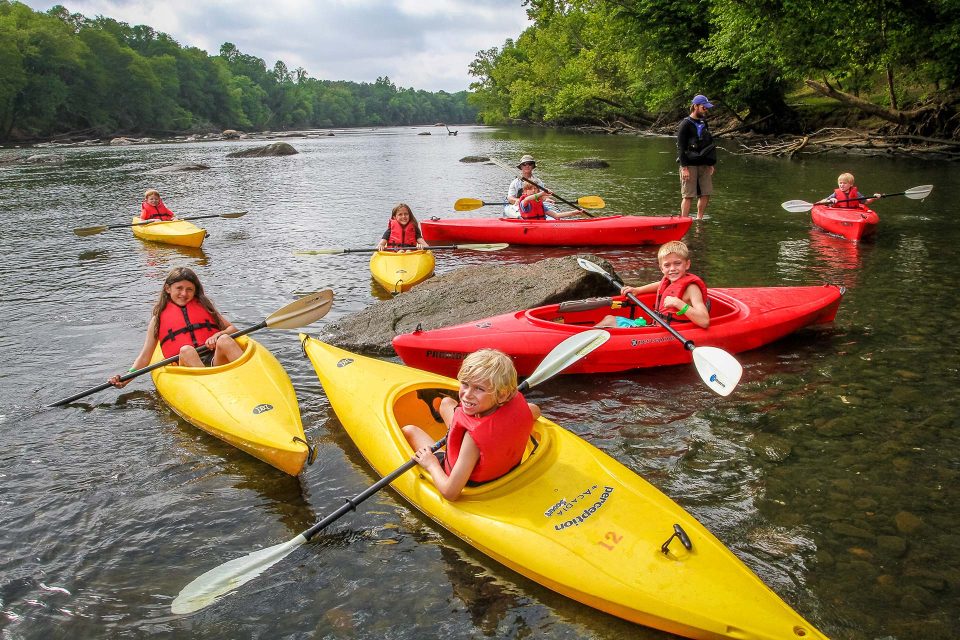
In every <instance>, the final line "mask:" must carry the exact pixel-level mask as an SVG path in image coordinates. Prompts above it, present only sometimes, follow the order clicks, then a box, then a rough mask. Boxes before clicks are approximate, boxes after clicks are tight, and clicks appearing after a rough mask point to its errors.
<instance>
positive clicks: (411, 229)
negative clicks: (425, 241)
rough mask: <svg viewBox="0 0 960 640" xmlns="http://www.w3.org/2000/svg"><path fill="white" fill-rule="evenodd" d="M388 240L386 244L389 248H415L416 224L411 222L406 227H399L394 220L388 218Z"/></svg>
mask: <svg viewBox="0 0 960 640" xmlns="http://www.w3.org/2000/svg"><path fill="white" fill-rule="evenodd" d="M389 228H390V238H389V239H388V240H387V244H388V245H389V246H391V247H415V246H417V224H416V223H415V222H414V221H413V220H411V221H410V222H408V223H407V225H406V226H403V225H401V224H400V223H399V222H397V220H396V219H395V218H390V225H389Z"/></svg>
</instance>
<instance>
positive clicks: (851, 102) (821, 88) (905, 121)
mask: <svg viewBox="0 0 960 640" xmlns="http://www.w3.org/2000/svg"><path fill="white" fill-rule="evenodd" d="M803 82H804V83H805V84H806V85H807V86H808V87H810V88H811V89H813V90H814V91H816V92H818V93H822V94H823V95H825V96H827V97H830V98H833V99H834V100H836V101H837V102H841V103H843V104H845V105H847V106H850V107H855V108H857V109H860V110H861V111H863V112H864V113H869V114H870V115H873V116H877V117H878V118H883V119H884V120H886V121H887V122H892V123H894V124H899V125H909V124H912V123H914V122H916V121H917V120H919V119H920V118H921V117H922V116H923V115H924V114H927V113H930V112H932V111H936V109H937V108H938V106H937V105H936V104H930V105H926V106H923V107H920V108H919V109H913V110H911V111H901V110H899V109H885V108H883V107H881V106H879V105H875V104H873V103H872V102H869V101H867V100H863V99H862V98H858V97H856V96H852V95H850V94H849V93H844V92H842V91H838V90H836V89H834V88H833V87H831V86H830V85H829V84H826V83H822V84H821V83H819V82H817V81H815V80H804V81H803Z"/></svg>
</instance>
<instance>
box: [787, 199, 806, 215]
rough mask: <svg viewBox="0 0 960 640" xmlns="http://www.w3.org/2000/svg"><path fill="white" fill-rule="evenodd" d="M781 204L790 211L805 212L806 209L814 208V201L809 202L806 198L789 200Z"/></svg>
mask: <svg viewBox="0 0 960 640" xmlns="http://www.w3.org/2000/svg"><path fill="white" fill-rule="evenodd" d="M780 206H781V207H783V208H784V209H786V210H787V211H789V212H790V213H803V212H804V211H810V209H813V203H810V202H807V201H806V200H787V201H786V202H784V203H783V204H781V205H780Z"/></svg>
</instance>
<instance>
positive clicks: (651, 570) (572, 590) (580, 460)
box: [300, 334, 825, 640]
mask: <svg viewBox="0 0 960 640" xmlns="http://www.w3.org/2000/svg"><path fill="white" fill-rule="evenodd" d="M300 339H301V341H302V342H303V345H304V350H305V352H306V354H307V356H308V357H309V358H310V361H311V362H312V363H313V366H314V368H315V369H316V371H317V375H318V377H319V378H320V382H321V384H322V385H323V388H324V390H325V391H326V394H327V397H328V398H329V399H330V404H331V405H332V406H333V409H334V411H336V414H337V416H338V417H339V419H340V422H341V423H342V424H343V427H344V429H345V430H346V431H347V433H348V434H349V436H350V438H351V439H352V440H353V442H354V443H355V444H356V445H357V448H358V449H359V450H360V452H361V453H362V454H363V456H364V457H365V458H366V460H367V461H368V462H369V463H370V465H371V466H373V468H374V469H375V470H376V471H377V473H379V474H380V475H382V476H383V475H386V474H388V473H390V472H391V471H393V470H394V469H396V468H398V467H400V466H401V465H403V464H404V463H405V462H407V461H408V460H410V457H411V455H412V453H413V452H412V450H411V448H410V446H409V445H408V444H407V442H406V439H405V438H404V436H403V433H402V432H401V431H400V427H401V426H402V425H404V424H417V425H419V426H421V427H422V428H424V429H426V430H427V431H428V432H430V433H431V435H432V436H433V437H434V439H437V440H439V439H440V437H441V436H443V435H444V432H445V427H444V425H443V423H442V422H439V421H438V418H439V416H436V417H434V416H433V415H432V414H431V407H430V404H429V403H430V402H431V401H432V398H433V397H434V396H435V391H436V390H438V389H449V390H455V389H456V388H457V386H458V385H457V382H456V380H452V379H450V378H445V377H442V376H438V375H435V374H432V373H428V372H424V371H420V370H418V369H411V368H407V367H403V366H401V365H397V364H393V363H389V362H384V361H381V360H376V359H372V358H367V357H364V356H359V355H356V354H353V353H350V352H348V351H344V350H342V349H338V348H336V347H332V346H330V345H328V344H325V343H323V342H320V341H319V340H316V339H315V338H310V337H309V336H306V335H304V334H301V336H300ZM534 438H535V439H536V440H537V446H536V448H535V449H534V450H533V451H532V452H531V453H529V455H528V456H527V458H526V460H525V461H524V462H523V463H522V464H521V465H520V466H519V467H517V468H516V469H515V470H513V471H511V472H510V473H509V474H507V475H506V476H504V477H502V478H499V479H497V480H495V481H493V482H490V483H487V484H484V485H481V486H478V487H467V488H465V489H464V491H463V494H462V495H461V497H460V499H459V500H457V501H456V502H448V501H447V500H445V499H444V498H443V497H441V496H440V494H439V492H438V491H437V490H436V487H435V486H434V485H433V483H432V481H431V479H430V476H429V474H426V473H425V472H423V471H422V470H421V469H419V468H414V469H413V470H411V471H410V472H408V473H406V474H404V475H401V476H400V477H399V478H398V479H396V480H395V481H394V482H393V483H392V485H391V486H392V487H393V488H394V489H396V490H397V492H399V493H400V495H402V496H403V497H404V498H405V499H406V500H407V501H408V502H409V503H410V504H411V505H413V506H414V507H416V508H417V509H419V510H420V511H422V512H423V513H424V514H425V515H427V516H428V517H430V518H431V519H433V520H434V521H436V522H437V523H438V524H440V525H441V526H443V527H444V528H446V529H447V530H449V531H450V532H451V533H453V534H455V535H457V536H458V537H460V538H461V539H462V540H464V541H465V542H467V543H468V544H470V545H472V546H473V547H475V548H477V549H478V550H480V551H482V552H483V553H485V554H487V555H489V556H490V557H492V558H494V559H496V560H497V561H499V562H501V563H503V564H504V565H506V566H508V567H510V568H511V569H513V570H515V571H517V572H518V573H521V574H523V575H525V576H527V577H528V578H530V579H532V580H535V581H536V582H538V583H540V584H542V585H544V586H546V587H548V588H550V589H553V590H554V591H557V592H559V593H562V594H564V595H566V596H568V597H570V598H573V599H575V600H578V601H580V602H582V603H584V604H586V605H589V606H591V607H595V608H597V609H600V610H602V611H606V612H608V613H611V614H613V615H615V616H619V617H621V618H624V619H626V620H630V621H632V622H636V623H640V624H643V625H647V626H650V627H655V628H657V629H662V630H664V631H668V632H671V633H675V634H679V635H682V636H686V637H690V638H711V639H712V638H737V639H739V640H748V639H758V640H759V639H763V640H789V639H794V640H799V639H803V640H810V639H819V640H824V639H825V636H824V635H823V634H822V633H820V632H819V631H818V630H817V629H815V628H814V627H813V626H812V625H810V624H809V623H808V622H806V621H805V620H804V619H803V618H802V617H801V616H800V615H799V614H797V613H796V612H795V611H794V610H793V609H791V608H790V606H789V605H787V604H786V603H785V602H784V601H783V600H781V599H780V597H779V596H777V594H776V593H774V592H773V591H772V590H771V589H770V588H769V587H767V586H766V585H765V584H764V583H763V582H761V581H760V579H759V578H758V577H757V576H756V575H755V574H754V573H753V572H752V571H750V569H749V568H748V567H747V566H746V565H744V564H743V562H741V561H740V560H739V559H738V558H737V557H736V556H735V555H734V554H733V553H732V552H731V551H730V550H729V549H727V548H726V547H725V546H724V545H723V544H722V543H721V542H720V541H719V540H717V539H716V538H715V537H714V536H713V535H712V534H711V533H710V532H709V531H708V530H707V529H706V528H705V527H703V525H701V524H700V523H699V522H697V520H695V519H694V518H693V516H691V515H690V514H688V513H687V512H686V511H684V510H683V509H682V508H681V507H680V506H679V505H677V504H676V503H675V502H673V501H672V500H670V498H668V497H667V496H665V495H664V494H662V493H661V492H660V491H659V490H657V489H656V488H655V487H654V486H652V485H650V484H649V483H647V482H646V481H645V480H644V479H643V478H641V477H640V476H638V475H637V474H635V473H634V472H632V471H631V470H630V469H628V468H626V467H624V466H623V465H621V464H620V463H618V462H617V461H616V460H614V459H613V458H611V457H609V456H607V455H606V454H605V453H603V452H602V451H600V450H598V449H596V448H595V447H593V446H592V445H590V444H589V443H587V442H585V441H584V440H582V439H580V438H579V437H577V436H576V435H574V434H572V433H570V432H568V431H566V430H565V429H562V428H560V427H559V426H557V425H556V424H554V423H552V422H550V421H549V420H546V419H544V418H541V419H540V420H538V421H537V424H536V425H535V427H534ZM532 448H533V447H532V446H531V447H528V449H532ZM681 532H682V535H680V534H681ZM675 534H676V535H675ZM687 544H689V547H688V546H687Z"/></svg>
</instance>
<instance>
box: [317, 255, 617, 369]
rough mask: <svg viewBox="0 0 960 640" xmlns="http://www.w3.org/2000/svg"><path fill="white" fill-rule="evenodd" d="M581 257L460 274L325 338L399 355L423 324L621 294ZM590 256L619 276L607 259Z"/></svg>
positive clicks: (380, 306) (336, 326)
mask: <svg viewBox="0 0 960 640" xmlns="http://www.w3.org/2000/svg"><path fill="white" fill-rule="evenodd" d="M576 257H577V256H565V257H562V258H548V259H546V260H541V261H539V262H536V263H533V264H513V265H494V264H491V265H477V266H469V267H463V268H460V269H456V270H454V271H451V272H450V273H445V274H443V275H440V276H436V277H434V278H431V279H430V280H427V281H426V282H424V283H422V284H419V285H417V286H416V287H414V288H413V289H411V290H410V291H407V292H405V293H402V294H400V295H398V296H397V297H395V298H393V299H392V300H383V301H380V302H376V303H374V304H372V305H371V306H369V307H367V308H366V309H364V310H362V311H360V312H358V313H355V314H353V315H351V316H347V317H345V318H342V319H341V320H339V321H337V322H336V323H332V324H330V325H328V326H327V327H326V329H325V330H324V331H323V337H324V339H325V340H327V341H329V342H331V343H332V344H336V345H337V346H340V347H343V348H344V349H349V350H351V351H358V352H363V353H369V354H375V355H395V353H394V351H393V346H392V344H391V340H393V337H394V336H395V335H397V334H399V333H407V332H410V331H413V330H414V329H415V328H416V327H417V325H420V326H421V327H422V328H423V329H436V328H439V327H447V326H450V325H454V324H460V323H462V322H470V321H472V320H479V319H481V318H486V317H488V316H492V315H498V314H501V313H508V312H510V311H517V310H520V309H529V308H530V307H536V306H540V305H544V304H553V303H557V302H563V301H565V300H579V299H582V298H591V297H596V296H609V295H611V294H615V293H616V292H615V291H613V287H612V286H611V285H610V283H609V282H607V281H606V280H605V279H604V278H602V277H601V276H599V275H597V274H594V273H590V272H588V271H584V270H583V269H581V268H580V267H579V266H578V265H577V261H576ZM584 257H586V258H587V259H588V260H591V261H592V262H596V263H597V264H599V265H601V266H602V267H603V268H605V269H606V270H607V271H608V272H609V273H611V274H613V273H615V272H614V271H613V267H611V266H610V264H609V263H608V262H607V261H606V260H603V259H602V258H597V257H595V256H590V255H584Z"/></svg>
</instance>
